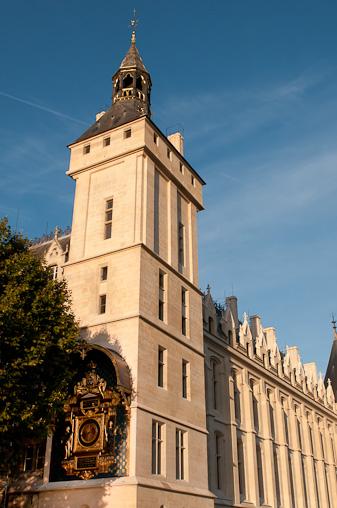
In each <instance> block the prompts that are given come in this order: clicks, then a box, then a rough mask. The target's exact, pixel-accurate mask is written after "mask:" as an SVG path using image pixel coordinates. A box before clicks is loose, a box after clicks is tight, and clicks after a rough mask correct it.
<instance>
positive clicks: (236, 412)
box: [232, 371, 241, 423]
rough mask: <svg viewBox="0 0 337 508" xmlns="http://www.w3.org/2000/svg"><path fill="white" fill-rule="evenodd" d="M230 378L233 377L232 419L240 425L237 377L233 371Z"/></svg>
mask: <svg viewBox="0 0 337 508" xmlns="http://www.w3.org/2000/svg"><path fill="white" fill-rule="evenodd" d="M232 377H233V398H234V418H235V420H236V421H237V422H238V423H240V421H241V404H240V391H239V387H238V376H237V373H236V372H235V371H234V372H233V373H232Z"/></svg>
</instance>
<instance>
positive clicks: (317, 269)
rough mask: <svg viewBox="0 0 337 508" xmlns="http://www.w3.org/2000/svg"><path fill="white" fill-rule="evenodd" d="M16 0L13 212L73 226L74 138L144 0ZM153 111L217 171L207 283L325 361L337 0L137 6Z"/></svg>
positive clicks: (205, 217) (1, 114) (190, 154)
mask: <svg viewBox="0 0 337 508" xmlns="http://www.w3.org/2000/svg"><path fill="white" fill-rule="evenodd" d="M206 5H207V7H206ZM130 6H131V9H129V6H128V5H127V4H125V3H116V2H113V1H111V0H109V1H108V0H100V1H97V2H96V3H93V2H89V1H87V0H81V1H79V0H58V1H57V2H54V1H51V0H44V1H42V0H31V1H30V2H26V1H24V0H20V1H18V0H16V1H15V0H14V1H13V2H11V3H9V2H6V3H5V2H3V3H2V6H1V17H0V48H1V73H0V171H1V179H0V216H3V215H7V216H8V217H9V218H10V221H11V223H12V224H13V225H14V226H15V224H17V225H18V228H19V229H20V230H23V231H24V233H25V234H27V235H28V236H30V237H34V236H39V235H40V234H42V233H44V232H45V231H46V230H52V229H53V228H54V227H55V225H59V226H62V227H65V226H67V225H70V223H71V213H72V199H73V191H74V186H73V182H72V181H71V180H70V179H69V178H67V177H66V176H65V171H66V169H67V164H68V152H67V148H66V145H67V144H68V143H70V142H71V141H73V140H74V139H75V138H76V137H77V136H78V135H79V134H80V133H81V132H82V131H83V130H84V129H85V128H86V126H88V125H90V124H91V123H92V122H93V120H94V116H95V114H96V112H98V111H101V110H102V109H105V108H106V107H107V106H108V105H109V101H110V96H111V75H112V74H113V72H114V71H115V70H116V69H117V67H118V65H119V63H120V61H121V60H122V58H123V56H124V54H125V52H126V51H127V49H128V47H129V37H130V35H129V29H128V20H129V19H130V15H131V12H130V10H132V8H133V5H130ZM135 7H136V8H137V10H138V17H139V18H140V26H139V30H138V35H137V44H138V47H139V49H140V52H141V54H142V56H143V59H144V61H145V64H146V66H147V68H148V69H149V70H150V72H151V76H152V81H153V93H152V111H153V120H154V122H155V123H157V124H158V126H159V127H160V128H161V129H162V130H163V131H164V132H165V131H166V129H170V130H172V129H174V128H175V127H180V128H182V129H183V130H184V136H185V145H186V157H187V159H188V160H189V161H190V162H191V164H192V165H193V166H194V167H195V169H196V170H197V171H199V173H200V174H201V175H202V177H203V178H204V179H205V180H206V182H207V186H206V187H205V205H206V211H205V212H203V213H202V214H201V215H200V220H199V224H200V233H199V244H200V283H201V286H202V287H203V288H205V286H206V285H207V283H210V285H211V287H212V293H213V295H214V297H215V298H216V299H218V300H222V299H223V298H224V296H225V295H228V294H229V293H231V292H232V289H234V292H235V293H236V294H237V296H238V297H239V307H240V312H241V313H242V312H243V311H247V312H249V313H250V314H251V315H252V314H254V313H258V314H260V315H261V316H262V318H263V323H264V325H265V326H272V325H273V326H275V327H276V328H277V334H278V340H279V344H280V346H281V347H282V348H284V347H285V345H286V344H288V345H292V344H298V345H299V346H300V349H301V353H302V360H303V361H311V360H316V361H317V363H318V366H319V368H320V369H321V370H322V371H324V370H325V366H326V363H327V359H328V355H329V351H330V346H331V335H332V334H331V326H330V323H329V322H330V319H331V312H333V311H335V312H336V313H337V297H336V282H337V281H336V250H337V236H336V219H337V206H336V192H337V171H336V170H337V51H336V46H337V31H336V20H337V4H336V2H334V1H326V0H325V1H321V2H317V0H316V1H311V0H305V1H304V0H297V1H296V2H294V1H288V0H284V1H283V2H277V1H274V0H255V1H253V0H223V1H215V0H208V2H207V4H205V2H201V1H196V0H195V1H185V2H181V1H180V2H178V1H176V0H171V1H170V2H166V1H163V0H157V1H137V2H135Z"/></svg>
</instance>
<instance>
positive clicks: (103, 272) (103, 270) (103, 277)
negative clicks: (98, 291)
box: [101, 266, 108, 281]
mask: <svg viewBox="0 0 337 508" xmlns="http://www.w3.org/2000/svg"><path fill="white" fill-rule="evenodd" d="M107 279H108V267H107V266H101V281H104V280H107Z"/></svg>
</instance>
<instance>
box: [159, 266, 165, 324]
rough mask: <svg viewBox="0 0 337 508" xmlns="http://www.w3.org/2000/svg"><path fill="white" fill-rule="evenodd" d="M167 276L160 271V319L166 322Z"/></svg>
mask: <svg viewBox="0 0 337 508" xmlns="http://www.w3.org/2000/svg"><path fill="white" fill-rule="evenodd" d="M165 293H166V274H165V273H164V272H162V271H161V270H159V298H158V317H159V319H160V320H161V321H165V318H166V316H165V314H166V312H165V310H166V309H165V302H166V294H165Z"/></svg>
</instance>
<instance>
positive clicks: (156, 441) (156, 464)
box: [152, 421, 163, 474]
mask: <svg viewBox="0 0 337 508" xmlns="http://www.w3.org/2000/svg"><path fill="white" fill-rule="evenodd" d="M162 447H163V424H162V423H161V422H156V421H153V422H152V474H162V457H163V450H162Z"/></svg>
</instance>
